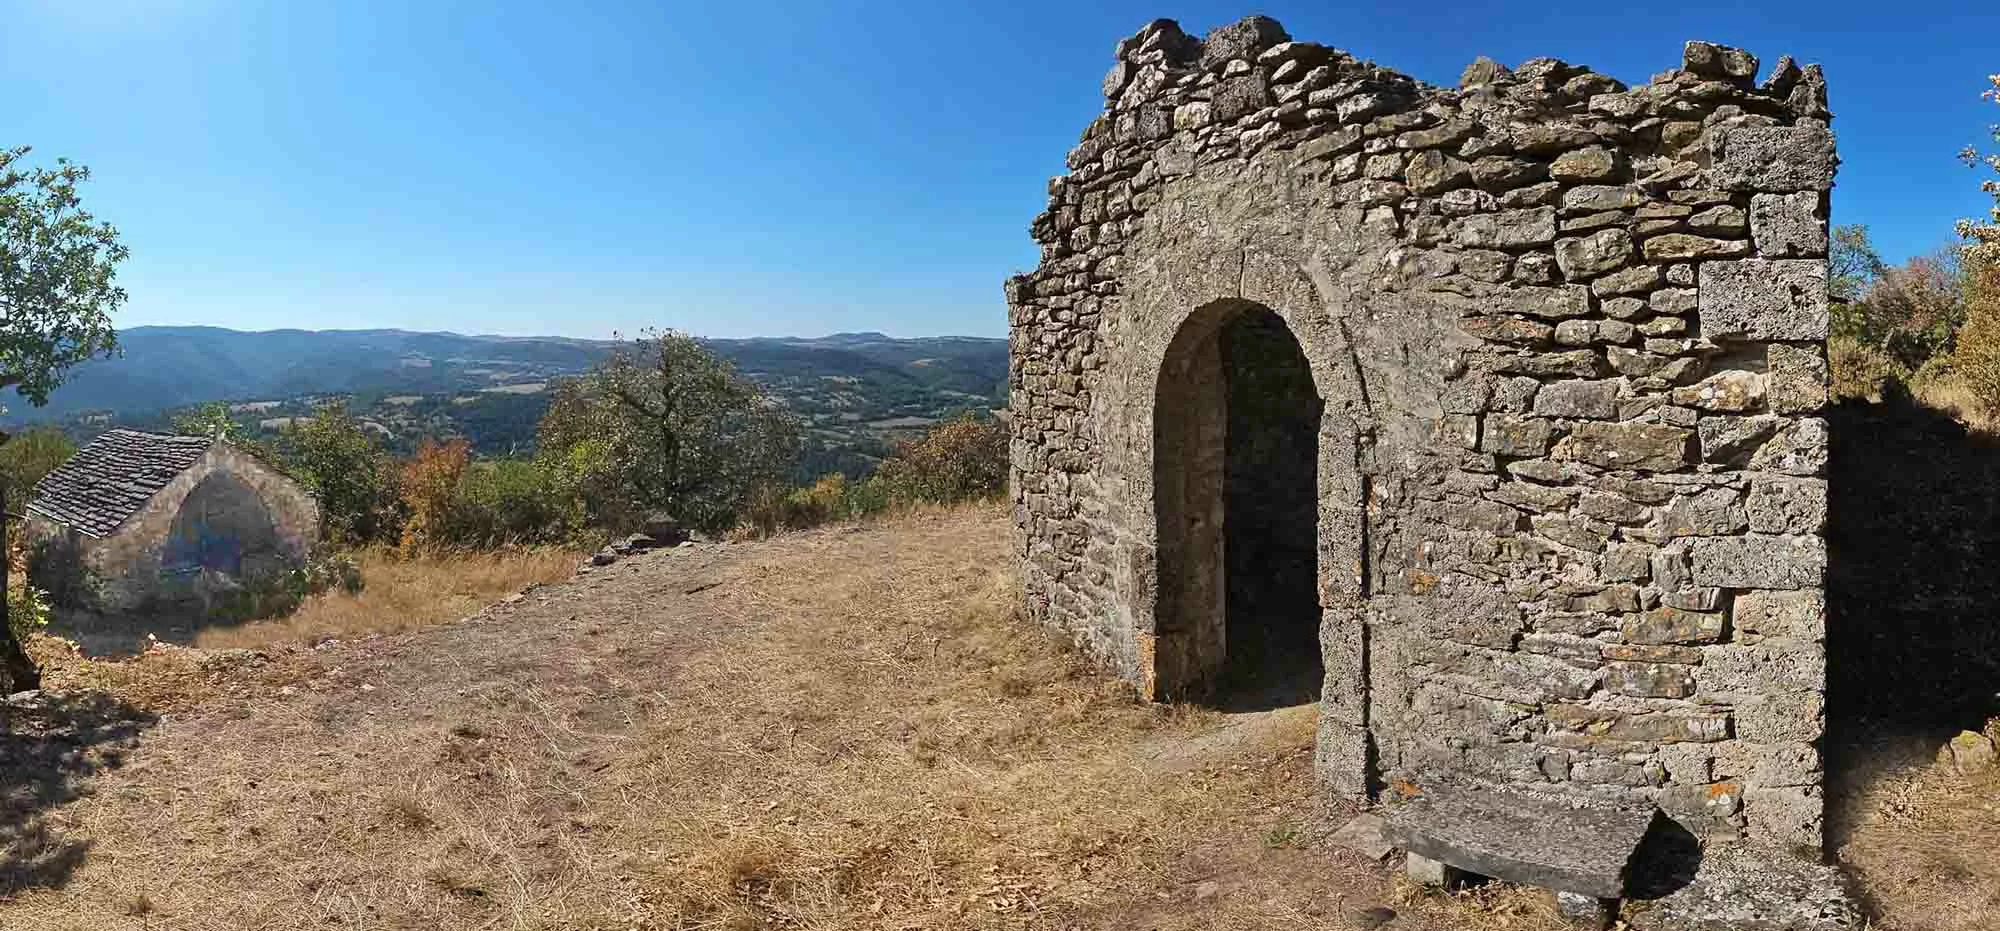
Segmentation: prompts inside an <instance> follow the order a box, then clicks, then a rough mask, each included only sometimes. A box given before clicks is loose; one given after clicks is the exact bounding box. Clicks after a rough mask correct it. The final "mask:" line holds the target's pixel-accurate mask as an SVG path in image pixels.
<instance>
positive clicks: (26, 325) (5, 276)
mask: <svg viewBox="0 0 2000 931" xmlns="http://www.w3.org/2000/svg"><path fill="white" fill-rule="evenodd" d="M28 151H29V150H28V148H27V147H26V146H21V147H18V148H13V149H0V388H5V387H12V388H14V390H15V391H17V392H18V393H19V394H20V395H21V396H22V397H24V398H27V399H28V401H29V403H31V404H34V405H36V406H38V407H39V406H41V405H43V404H46V403H48V400H49V392H50V391H52V390H54V389H55V387H56V385H58V384H60V383H61V382H62V380H63V376H64V375H66V374H67V373H68V372H69V370H70V369H71V368H72V367H74V366H75V365H76V364H77V363H79V362H83V361H85V360H87V359H89V358H91V357H92V356H98V355H109V354H110V353H112V352H113V351H115V350H116V349H117V346H118V337H117V334H116V332H115V331H114V330H112V328H111V314H112V313H114V312H115V311H117V310H118V308H120V307H122V306H124V304H125V289H124V288H121V287H119V286H118V285H117V283H116V278H117V271H118V263H120V262H123V261H125V257H126V255H127V250H126V248H125V246H124V245H123V244H122V243H120V242H119V241H118V230H117V229H116V228H114V227H112V225H111V224H109V223H104V222H100V221H99V220H98V219H97V218H96V217H94V216H91V214H90V213H89V212H88V211H86V210H84V209H83V207H82V204H83V201H82V198H80V197H79V196H78V194H77V186H78V185H80V184H82V183H83V182H85V181H87V180H89V179H90V169H88V168H85V167H83V166H82V165H76V164H72V163H70V162H69V161H67V160H64V159H57V160H56V167H54V168H38V167H32V166H29V165H28V164H27V163H26V162H25V161H24V159H25V158H26V157H27V155H28Z"/></svg>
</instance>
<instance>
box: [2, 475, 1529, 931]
mask: <svg viewBox="0 0 2000 931" xmlns="http://www.w3.org/2000/svg"><path fill="white" fill-rule="evenodd" d="M1006 568H1007V560H1006V558H1005V532H1004V519H1003V517H1002V516H1001V515H1000V514H999V513H997V512H995V511H991V510H980V511H970V512H969V511H961V512H953V513H947V514H938V515H928V516H920V517H916V518H910V519H906V520H902V521H898V522H895V523H893V524H888V525H884V526H881V527H875V528H867V529H853V528H850V529H836V530H828V531H822V532H815V533H809V534H801V535H796V536H791V537H785V538H780V539H777V540H772V541H767V542H763V543H754V544H742V545H732V546H726V547H723V546H715V547H694V548H686V549H682V550H677V551H674V552H671V553H662V554H655V555H651V556H648V557H644V558H641V559H634V560H629V561H626V562H623V563H620V564H618V565H615V566H612V567H609V568H607V569H604V570H600V571H599V572H598V573H596V574H594V575H591V576H588V577H586V578H583V579H580V580H578V581H577V582H574V583H571V584H566V585H559V586H551V587H546V588H541V589H537V590H535V591H533V592H531V593H530V594H529V595H528V596H527V597H526V598H525V599H522V600H521V601H519V602H518V603H514V604H507V605H501V606H497V607H495V608H494V609H491V610H489V611H488V612H485V613H484V614H482V615H479V616H475V617H474V618H470V619H467V620H465V621H462V622H458V623H455V624H450V625H446V626H442V627H437V628H433V629H429V630H426V631H422V632H418V633H414V634H408V635H402V636H398V637H390V638H381V639H377V640H372V641H365V642H361V643H354V644H346V645H342V646H338V647H335V648H331V649H321V650H317V651H302V652H299V653H294V654H288V655H282V656H277V657H274V658H272V659H271V660H270V661H269V662H266V663H263V664H261V665H254V666H246V667H244V668H237V669H227V670H220V671H214V672H209V673H203V675H204V676H205V678H202V679H201V680H200V681H201V683H202V685H201V687H200V691H201V694H202V696H203V697H202V698H201V701H200V703H199V704H198V705H196V706H195V707H193V708H190V709H186V710H176V711H168V712H167V713H165V714H164V715H162V716H161V717H160V719H159V720H157V721H156V722H148V721H147V720H146V715H145V713H144V711H143V709H138V710H134V709H127V717H126V718H125V719H123V720H125V721H126V722H127V723H126V724H125V725H123V726H127V727H131V728H137V729H140V730H139V736H138V739H137V745H136V747H133V748H130V749H119V745H120V743H121V742H122V741H125V740H126V739H127V737H129V734H125V733H118V734H112V733H110V732H109V731H107V733H106V739H105V740H104V741H103V742H101V743H99V742H96V741H85V742H84V743H87V744H89V745H88V746H72V747H70V748H68V749H61V746H62V745H63V744H64V743H65V742H66V741H67V742H68V743H70V744H77V743H78V742H79V741H78V739H77V738H75V737H74V736H73V735H72V736H61V735H58V736H57V737H53V738H49V739H47V740H42V741H41V742H39V743H35V744H34V746H36V747H42V748H44V749H46V750H49V756H50V760H55V759H57V758H62V759H67V760H69V763H66V764H62V765H57V764H56V763H54V762H49V763H47V765H44V766H42V768H41V769H39V770H37V771H36V772H37V773H39V774H40V775H42V776H44V777H49V778H47V779H44V780H42V781H44V782H53V783H59V784H60V791H52V792H43V793H39V794H36V795H33V796H32V797H30V796H26V795H17V796H15V797H16V800H17V802H18V803H19V804H17V809H18V810H19V811H21V812H24V813H30V814H31V817H30V818H28V819H25V820H23V821H22V822H20V823H21V824H22V825H23V827H21V828H19V829H17V830H16V831H15V833H14V834H13V835H12V836H11V837H7V838H5V839H6V840H7V841H8V843H7V845H6V846H0V851H6V852H8V854H9V862H8V863H7V864H5V865H4V866H0V877H6V879H5V880H4V882H0V896H5V897H4V898H0V929H8V931H11V929H17V928H19V929H30V928H32V929H78V931H81V929H140V928H145V929H225V928H227V929H235V928H257V929H298V928H319V927H337V928H383V929H388V928H397V929H403V928H407V929H419V928H422V929H430V928H449V929H475V928H478V929H486V928H534V929H556V928H564V929H570V928H575V929H584V928H591V929H597V928H602V929H611V928H618V929H670V928H672V929H679V928H686V929H694V928H737V929H754V928H813V929H833V928H881V929H892V928H893V929H904V928H940V929H943V928H954V929H955V928H1051V929H1090V928H1105V929H1109V928H1119V929H1132V928H1153V929H1195V928H1224V929H1227V928H1316V929H1342V928H1350V927H1369V926H1371V922H1372V921H1373V920H1379V918H1380V917H1382V913H1380V912H1377V913H1375V914H1374V915H1373V916H1370V915H1367V914H1364V913H1365V912H1366V910H1368V909H1371V908H1379V907H1384V906H1389V907H1395V908H1398V909H1399V910H1400V911H1401V913H1402V914H1401V915H1400V916H1399V917H1397V918H1395V919H1394V920H1393V921H1392V922H1391V923H1390V924H1388V925H1387V927H1388V928H1390V929H1423V928H1448V927H1455V926H1458V922H1457V921H1454V920H1453V919H1452V915H1453V914H1454V909H1456V908H1457V907H1458V906H1457V905H1456V904H1455V903H1451V902H1439V901H1436V900H1428V899H1421V898H1418V899H1411V898H1410V897H1409V896H1408V895H1407V893H1406V892H1405V893H1399V892H1398V890H1396V889H1395V888H1393V886H1392V879H1391V876H1390V873H1389V871H1388V870H1387V869H1386V868H1384V867H1382V866H1379V865H1376V864H1371V863H1366V862H1363V861H1362V860H1361V859H1360V858H1359V857H1358V856H1356V855H1354V854H1351V853H1348V852H1345V851H1339V850H1329V849H1325V848H1324V847H1322V846H1319V845H1318V843H1317V842H1316V841H1314V840H1313V838H1314V837H1316V836H1318V833H1319V831H1318V829H1319V827H1320V823H1319V822H1315V821H1314V820H1312V819H1311V817H1310V814H1311V811H1312V801H1311V775H1310V768H1311V729H1312V721H1311V718H1312V709H1311V708H1310V707H1306V708H1299V709H1291V710H1287V711H1280V712H1273V713H1267V714H1263V715H1258V716H1254V717H1252V718H1243V719H1235V720H1232V719H1229V718H1225V717H1224V716H1222V715H1218V714H1215V713H1212V712H1198V711H1189V710H1186V709H1171V708H1161V707H1156V706H1146V705H1141V704H1138V703H1136V702H1133V701H1132V700H1131V699H1130V697H1129V693H1128V691H1127V690H1126V689H1125V688H1124V687H1122V686H1121V685H1119V684H1117V683H1114V682H1109V681H1107V680H1104V679H1102V678H1100V677H1097V676H1095V675H1092V674H1090V673H1089V671H1088V670H1087V669H1085V668H1084V667H1083V666H1082V664H1081V663H1080V662H1079V661H1078V659H1077V658H1076V657H1074V656H1073V655H1071V654H1070V653H1069V652H1068V651H1067V650H1066V649H1064V648H1063V647H1062V646H1061V645H1060V644H1057V643H1054V642H1052V641H1051V640H1050V639H1049V638H1047V637H1046V636H1044V635H1043V634H1041V633H1040V632H1038V631H1035V630H1031V629H1028V628H1025V627H1023V626H1021V625H1020V624H1019V622H1017V621H1015V620H1014V619H1013V618H1012V617H1011V616H1010V615H1009V610H1008V609H1009V606H1010V605H1011V603H1012V599H1013V597H1014V595H1013V591H1012V589H1011V587H1010V585H1009V582H1008V575H1007V573H1006V571H1005V569H1006ZM138 684H143V683H137V684H135V686H134V687H135V689H136V688H137V685H138ZM65 709H67V706H65ZM65 709H56V710H51V711H50V712H49V714H50V715H55V714H57V713H58V711H59V710H62V711H64V713H67V711H66V710H65ZM103 713H104V715H105V716H106V717H108V718H117V717H118V716H117V714H115V713H112V712H109V711H107V712H103ZM134 722H136V723H134ZM14 725H15V728H16V730H19V731H20V732H21V733H22V734H30V733H32V732H33V731H34V722H33V721H30V720H26V719H25V718H24V719H22V720H19V721H15V722H14ZM51 733H54V731H51ZM20 739H21V740H23V741H29V740H31V738H29V737H25V736H24V737H22V738H20ZM51 748H54V749H51ZM107 754H110V755H114V756H116V757H118V760H117V762H118V764H119V765H117V766H115V768H114V767H111V766H109V765H107V764H105V761H104V760H103V757H104V756H105V755H107ZM1399 895H1401V896H1402V898H1400V899H1399V898H1398V897H1399ZM1485 904H1487V905H1489V906H1491V905H1492V904H1493V903H1491V902H1489V903H1485ZM1509 908H1512V911H1509V910H1508V909H1509ZM1529 912H1532V908H1523V907H1521V906H1520V905H1519V903H1514V904H1513V905H1512V906H1505V907H1502V908H1500V910H1499V912H1498V913H1497V915H1498V919H1499V920H1500V921H1502V922H1503V923H1496V924H1492V925H1491V926H1492V927H1514V928H1531V927H1536V926H1537V925H1538V924H1539V920H1538V919H1536V918H1535V917H1534V916H1533V915H1531V914H1529Z"/></svg>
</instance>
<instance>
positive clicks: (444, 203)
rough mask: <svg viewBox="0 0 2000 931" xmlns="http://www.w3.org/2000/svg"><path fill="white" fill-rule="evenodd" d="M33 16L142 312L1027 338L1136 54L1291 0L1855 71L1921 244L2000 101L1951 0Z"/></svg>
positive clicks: (1337, 33)
mask: <svg viewBox="0 0 2000 931" xmlns="http://www.w3.org/2000/svg"><path fill="white" fill-rule="evenodd" d="M11 6H12V7H13V9H12V10H11V11H10V12H11V14H12V15H11V16H10V17H9V28H8V29H7V30H6V31H5V33H4V34H0V76H4V77H5V78H6V79H7V81H8V82H9V84H10V86H12V87H13V88H15V93H14V94H12V95H10V100H9V106H10V110H9V113H8V117H9V128H10V132H9V135H8V136H7V137H6V138H0V144H4V145H22V144H25V145H31V146H34V147H35V155H34V156H33V160H34V161H35V162H37V163H41V164H47V163H49V162H51V161H53V160H54V159H55V158H57V157H67V158H70V159H73V160H75V161H78V162H81V163H83V164H86V165H88V166H90V167H91V169H92V170H93V171H94V172H95V175H96V176H95V178H94V179H93V180H92V181H91V183H90V184H89V185H88V186H87V187H86V188H85V191H84V196H85V199H86V206H87V207H88V208H89V209H90V210H92V211H93V212H95V213H97V214H98V215H99V216H100V217H102V218H104V219H106V220H109V221H111V222H112V223H114V224H116V225H118V226H119V228H120V229H121V230H122V231H123V233H124V238H125V242H126V243H127V244H128V245H129V246H130V247H131V249H132V258H131V260H130V261H129V262H128V263H127V264H126V266H125V267H124V269H123V272H122V274H121V276H120V278H121V281H122V283H123V284H125V286H126V287H127V289H128V290H129V291H130V292H131V295H132V299H131V303H130V304H129V306H128V307H127V309H126V311H125V312H124V313H122V314H120V315H119V317H118V318H117V320H116V321H115V322H116V324H117V325H118V326H119V327H121V328H130V327H135V326H142V325H208V326H219V327H226V328H231V329H239V330H269V329H281V328H300V329H377V328H398V329H408V330H422V331H448V332H457V333H468V334H478V335H503V336H568V337H578V338H593V339H602V338H608V337H609V336H611V334H612V333H613V331H618V332H622V333H626V334H630V333H635V332H637V331H639V330H641V329H643V328H645V327H649V326H652V327H675V328H678V329H682V330H685V331H687V332H690V333H694V334H696V335H700V336H707V337H722V338H728V337H748V336H800V337H812V336H823V335H827V334H831V333H836V332H856V331H876V332H881V333H885V334H888V335H891V336H896V337H914V336H943V335H962V336H990V337H998V336H1002V335H1004V334H1005V332H1006V312H1005V305H1004V300H1003V297H1002V282H1003V280H1004V279H1005V278H1006V277H1007V276H1008V275H1009V274H1011V273H1013V272H1016V271H1023V270H1026V269H1028V268H1030V267H1032V266H1033V265H1034V264H1035V261H1036V257H1037V251H1036V248H1035V244H1034V243H1033V242H1032V241H1031V240H1030V239H1029V236H1028V224H1029V222H1030V221H1031V220H1032V219H1033V217H1034V216H1035V214H1036V213H1037V212H1039V211H1040V210H1041V208H1042V206H1043V203H1044V200H1045V196H1046V195H1045V184H1046V181H1047V179H1048V178H1049V177H1050V176H1051V175H1054V174H1058V173H1060V172H1061V171H1062V170H1063V166H1062V161H1063V157H1064V155H1065V153H1066V152H1067V150H1068V148H1069V147H1070V146H1071V145H1072V144H1073V143H1074V142H1075V140H1076V138H1077V136H1078V134H1079V133H1080V132H1081V130H1082V129H1083V127H1084V126H1086V125H1087V124H1088V123H1089V122H1090V120H1091V119H1093V118H1094V117H1095V116H1096V115H1097V113H1098V112H1099V111H1100V109H1101V106H1102V98H1101V96H1100V94H1099V92H1098V85H1099V82H1100V79H1101V77H1102V75H1103V73H1104V71H1105V69H1106V68H1108V67H1109V66H1110V64H1111V50H1112V47H1113V46H1114V45H1115V43H1116V42H1117V41H1118V39H1120V38H1122V37H1124V36H1126V35H1129V34H1131V33H1132V32H1133V31H1135V30H1136V29H1137V28H1139V27H1140V26H1141V25H1143V24H1144V23H1145V22H1147V21H1148V20H1150V19H1153V18H1155V17H1157V16H1161V15H1165V16H1172V17H1177V18H1179V19H1180V21H1181V22H1182V24H1183V26H1185V27H1186V28H1187V29H1188V30H1189V31H1191V32H1197V33H1200V32H1205V31H1207V30H1208V29H1210V28H1213V27H1214V26H1217V25H1221V24H1224V23H1227V22H1230V21H1233V20H1235V19H1237V18H1239V17H1240V16H1242V15H1244V14H1246V13H1249V12H1263V13H1266V14H1268V15H1271V16H1274V17H1276V18H1277V19H1278V20H1280V21H1281V22H1283V23H1284V25H1285V27H1286V28H1287V29H1288V30H1289V31H1290V33H1291V34H1292V35H1293V36H1294V37H1295V38H1298V39H1301V40H1310V41H1317V42H1322V43H1325V44H1329V45H1335V46H1339V47H1342V48H1346V49H1349V50H1351V51H1353V52H1355V53H1356V54H1359V55H1362V56H1364V57H1368V58H1372V59H1375V60H1377V61H1379V62H1382V63H1383V64H1385V65H1387V66H1389V67H1392V68H1396V69H1398V70H1401V71H1404V72H1406V73H1409V74H1412V75H1414V76H1416V77H1418V78H1420V79H1422V80H1425V81H1429V82H1431V83H1435V84H1451V83H1455V81H1456V79H1457V75H1458V72H1459V71H1460V70H1461V69H1462V68H1463V67H1464V65H1465V64H1466V63H1468V62H1470V61H1471V60H1472V59H1473V58H1474V57H1475V56H1478V55H1489V56H1491V57H1493V58H1495V59H1497V60H1499V61H1501V62H1503V63H1506V64H1510V65H1511V64H1516V63H1518V62H1520V61H1522V60H1524V59H1527V58H1531V57H1537V56H1556V57H1560V58H1563V59H1565V60H1568V61H1572V62H1577V63H1581V64H1587V65H1590V66H1592V67H1594V68H1596V69H1597V70H1599V71H1602V72H1604V73H1607V74H1611V75H1613V76H1615V77H1618V78H1619V79H1621V80H1624V81H1626V82H1628V83H1640V82H1643V81H1645V80H1647V78H1648V76H1649V75H1650V74H1652V73H1654V72H1657V71H1661V70H1665V69H1668V68H1671V67H1674V66H1676V65H1677V64H1678V63H1679V60H1680V48H1681V43H1682V42H1683V41H1684V40H1687V39H1693V38H1699V39H1705V40H1710V41H1716V42H1722V43H1725V44H1729V45H1734V46H1739V47H1743V48H1747V49H1749V50H1750V51H1752V52H1754V53H1756V54H1757V55H1758V56H1760V58H1761V59H1762V61H1763V63H1764V65H1765V68H1766V69H1767V70H1768V68H1769V66H1770V65H1771V63H1773V62H1775V61H1776V59H1777V58H1778V57H1779V56H1780V55H1782V54H1790V55H1792V56H1794V57H1795V58H1797V59H1798V60H1800V61H1801V62H1819V63H1822V64H1823V65H1824V66H1825V68H1826V70H1827V74H1828V78H1829V82H1830V87H1831V98H1832V106H1833V109H1834V111H1835V113H1836V119H1835V121H1834V128H1835V130H1836V132H1837V133H1838V134H1839V137H1840V147H1841V154H1842V159H1843V164H1842V168H1841V173H1840V176H1839V185H1838V188H1837V189H1836V191H1835V193H1834V198H1833V203H1834V222H1835V223H1839V224H1848V223H1865V224H1868V225H1869V226H1870V228H1871V230H1872V231H1873V233H1874V235H1875V240H1876V242H1877V244H1878V245H1879V246H1880V247H1881V249H1882V252H1883V253H1884V255H1885V256H1886V257H1888V258H1890V259H1891V260H1901V259H1903V258H1907V257H1909V256H1911V255H1914V254H1918V253H1923V252H1927V251H1930V250H1932V249H1934V248H1937V247H1939V246H1942V245H1945V244H1946V243H1948V242H1949V241H1950V240H1951V223H1952V221H1953V220H1955V219H1958V218H1960V217H1966V216H1976V215H1979V214H1980V212H1981V211H1982V210H1983V209H1984V206H1985V204H1986V203H1987V201H1986V200H1985V199H1984V195H1982V194H1981V192H1980V191H1979V189H1978V183H1979V181H1980V180H1981V177H1980V176H1979V175H1978V174H1976V173H1975V172H1973V171H1971V170H1968V169H1966V168H1964V167H1963V166H1961V165H1960V164H1959V163H1958V161H1957V158H1956V153H1957V152H1958V151H1959V149H1961V148H1963V147H1964V146H1967V145H1979V144H1982V143H1984V142H1987V140H1988V134H1987V131H1986V126H1987V124H1989V123H1992V122H1995V121H1996V120H2000V108H1995V107H1994V106H1992V105H1991V104H1988V103H1985V102H1983V101H1981V100H1980V99H1979V92H1980V91H1981V90H1982V89H1983V88H1984V87H1985V86H1986V83H1985V75H1987V74H1988V73H1991V72H1993V71H1995V70H2000V56H1995V55H1994V54H1993V53H1992V51H1991V49H1990V46H1988V45H1987V43H1985V42H1984V41H1982V40H1983V39H1984V38H1985V37H1989V36H1992V35H1994V34H1996V33H2000V12H1996V11H1990V10H1981V9H1966V8H1961V7H1959V6H1956V5H1950V4H1928V5H1926V4H1919V5H1917V6H1915V7H1906V8H1902V9H1899V10H1898V12H1897V15H1896V16H1894V17H1885V16H1883V15H1882V13H1881V11H1880V9H1879V8H1877V7H1872V6H1870V7H1864V6H1861V5H1860V4H1858V3H1852V2H1848V0H1838V2H1833V3H1829V4H1825V5H1823V6H1822V7H1820V8H1817V9H1816V10H1815V11H1814V15H1813V16H1812V17H1811V19H1810V21H1801V20H1800V18H1799V17H1797V16H1796V15H1794V14H1795V13H1796V10H1795V9H1793V8H1785V7H1776V8H1770V9H1749V8H1741V7H1739V6H1738V5H1734V4H1718V3H1710V4H1703V3H1690V4H1681V5H1675V6H1673V7H1672V8H1650V7H1646V8H1625V7H1604V6H1601V5H1576V6H1573V7H1568V8H1559V7H1557V6H1547V7H1535V8H1522V7H1519V6H1518V5H1509V4H1493V3H1486V2H1475V0H1458V2H1451V3H1447V4H1446V5H1445V6H1443V7H1435V6H1433V7H1424V8H1421V9H1419V8H1405V7H1394V6H1388V7H1364V6H1352V5H1350V6H1332V7H1329V6H1326V5H1324V4H1304V3H1276V4H1265V5H1263V6H1261V7H1238V6H1230V5H1224V4H1215V3H1200V4H1192V5H1183V6H1178V7H1176V6H1172V5H1165V6H1163V5H1160V4H1158V3H1145V4H1139V3H1129V2H1118V3H1111V4H1105V5H1100V6H1092V7H1089V8H1078V7H1075V6H1074V5H1067V4H1066V5H1060V6H1059V5H1056V4H1053V3H1047V2H1031V3H1026V4H1019V5H1015V4H1009V5H1004V6H1003V5H992V6H989V7H987V8H986V9H983V10H980V9H967V8H960V9H941V8H935V7H932V6H928V5H898V4H884V3H871V4H865V5H863V6H862V7H860V8H858V9H849V10H840V11H835V10H828V9H824V8H822V7H821V6H819V5H815V4H806V3H800V2H784V3H764V4H747V5H738V6H735V7H731V8H730V10H729V13H728V15H727V16H717V15H715V13H714V11H713V10H712V8H709V7H705V6H704V7H697V6H694V5H692V4H687V3H669V4H665V5H658V4H642V3H636V2H633V3H624V2H607V3H604V4H593V5H591V6H590V7H589V8H588V9H578V8H573V7H559V6H556V5H554V4H547V3H529V2H505V3H498V4H494V5H489V6H481V7H478V8H477V9H474V8H468V7H460V8H447V7H435V6H428V5H422V6H420V5H414V4H393V3H387V2H383V0H363V2H351V3H342V4H338V5H333V4H316V3H288V2H276V0H120V2H105V3H97V4H71V3H65V2H60V0H16V2H15V3H14V4H12V5H11ZM1440 22H1449V23H1452V24H1453V27H1452V28H1451V29H1449V30H1444V31H1440V30H1439V29H1438V23H1440ZM1051 24H1055V25H1053V26H1052V25H1051Z"/></svg>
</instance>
